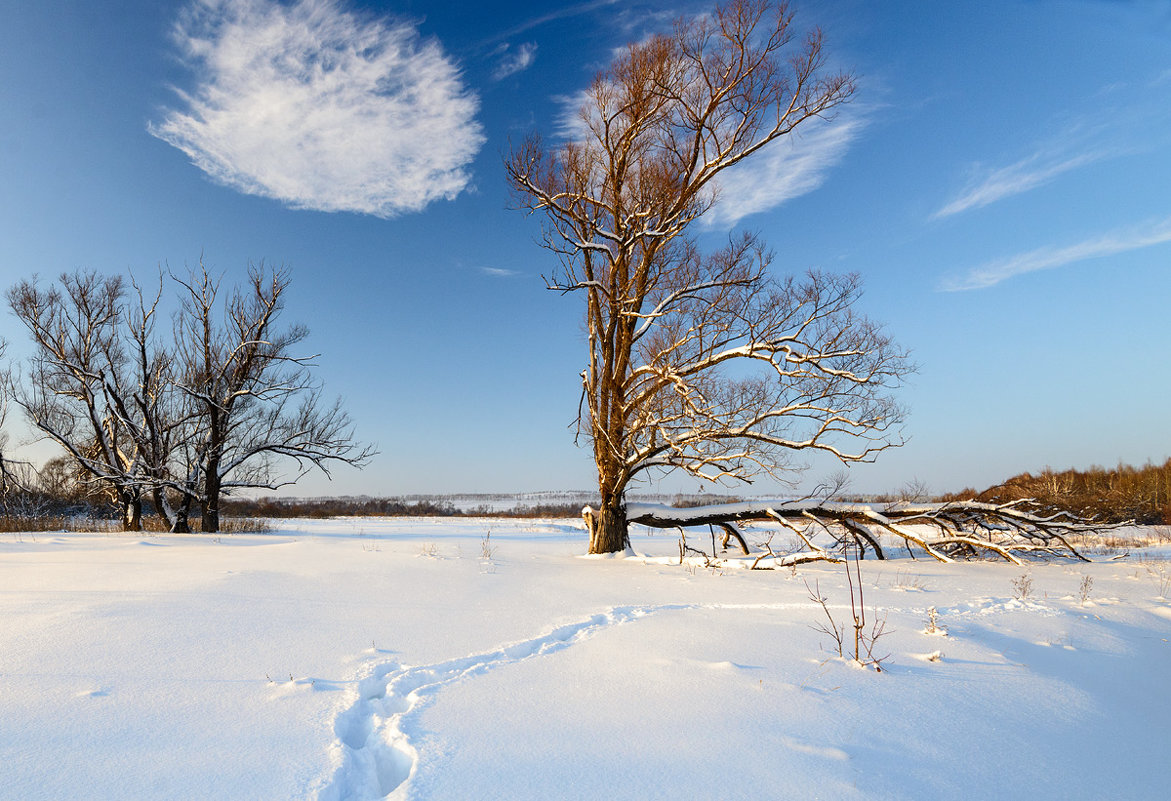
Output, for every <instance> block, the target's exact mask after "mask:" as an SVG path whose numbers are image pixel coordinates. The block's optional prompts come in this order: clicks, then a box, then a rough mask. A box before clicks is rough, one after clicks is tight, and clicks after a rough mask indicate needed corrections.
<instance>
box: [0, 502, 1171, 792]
mask: <svg viewBox="0 0 1171 801" xmlns="http://www.w3.org/2000/svg"><path fill="white" fill-rule="evenodd" d="M488 531H491V537H490V540H489V541H488V542H487V543H485V541H484V536H485V534H486V533H487V532H488ZM1113 534H1114V535H1117V532H1113ZM3 537H4V539H3V540H2V541H0V615H2V619H3V620H4V624H3V626H2V627H0V797H2V798H12V799H61V798H72V799H125V798H184V799H213V798H214V799H321V800H322V801H329V800H331V799H332V800H337V801H340V800H341V799H371V798H382V797H390V798H394V799H407V798H415V799H480V798H483V799H495V798H511V799H549V798H607V799H654V798H662V799H679V798H704V799H742V798H778V797H799V798H822V799H863V798H905V799H918V798H975V797H983V798H987V797H997V798H1022V799H1025V798H1038V797H1042V798H1102V797H1115V798H1136V799H1140V798H1163V797H1165V794H1166V788H1167V787H1168V786H1171V761H1169V760H1167V759H1166V753H1167V750H1168V746H1171V733H1169V729H1168V726H1167V722H1168V721H1169V720H1171V695H1169V694H1168V693H1167V692H1166V691H1165V684H1166V676H1167V669H1168V666H1169V665H1171V644H1169V640H1171V601H1169V600H1168V599H1167V598H1164V597H1162V596H1163V595H1164V594H1171V592H1168V588H1169V587H1171V583H1169V582H1168V581H1167V578H1166V577H1167V575H1168V574H1169V573H1171V565H1168V564H1167V563H1166V562H1165V561H1163V559H1165V558H1166V556H1167V553H1166V550H1165V549H1164V550H1163V551H1156V550H1154V549H1149V550H1144V549H1137V548H1136V549H1134V550H1132V552H1131V554H1130V555H1129V556H1128V557H1127V558H1125V559H1116V560H1111V559H1110V558H1109V556H1108V555H1100V556H1095V557H1094V558H1095V560H1096V561H1095V562H1094V563H1092V564H1082V563H1075V562H1070V561H1052V562H1046V563H1031V564H1030V565H1029V566H1028V568H1027V570H1028V575H1029V577H1030V578H1031V583H1032V588H1031V591H1030V593H1029V594H1028V595H1027V596H1026V597H1023V598H1021V597H1017V596H1018V595H1019V593H1018V592H1017V590H1016V589H1015V587H1016V586H1017V584H1019V582H1015V583H1014V580H1016V579H1019V578H1020V577H1021V576H1022V574H1023V572H1024V569H1022V568H1021V567H1019V566H1014V565H1009V564H1006V563H1003V562H973V563H957V564H952V565H944V564H938V563H935V562H933V561H927V560H923V559H920V560H917V561H912V560H910V559H908V558H906V557H905V556H904V557H902V558H898V559H892V560H889V561H888V562H885V563H881V562H876V561H873V560H866V561H865V562H864V563H863V565H862V575H863V583H864V591H865V594H866V604H867V607H868V608H870V607H876V608H877V610H878V614H879V615H881V614H885V615H886V616H887V631H888V632H889V633H888V634H887V635H885V636H883V637H882V638H881V639H880V640H879V643H878V646H877V648H876V649H875V650H876V652H878V653H889V654H890V657H889V658H888V659H887V660H886V661H885V662H884V663H883V667H884V670H883V672H882V673H876V672H874V671H873V670H870V669H861V668H859V667H857V666H856V665H854V664H853V663H851V662H848V661H846V660H843V659H841V658H839V657H838V656H837V655H836V653H833V654H831V653H830V652H829V651H828V650H827V649H828V648H829V647H830V646H831V643H830V642H829V641H828V638H827V637H826V635H824V634H821V633H819V632H817V631H815V630H814V629H813V628H812V626H813V625H814V624H816V623H817V622H819V616H820V615H822V614H823V613H822V612H821V610H820V608H819V607H817V606H816V605H815V604H814V603H813V602H812V601H811V600H810V597H809V592H808V591H807V589H806V587H805V580H808V582H809V583H810V585H812V584H813V583H814V582H815V581H816V582H817V584H818V586H819V588H820V592H821V593H822V595H824V596H825V597H826V598H827V599H828V603H829V607H830V610H831V612H832V613H833V614H834V615H835V616H837V617H838V620H839V622H845V621H846V619H847V618H848V616H849V595H848V590H847V588H846V582H845V575H844V572H843V569H842V568H841V567H840V566H834V565H825V564H818V565H806V566H802V567H798V568H797V569H796V570H795V571H790V570H788V569H785V570H773V571H751V570H746V569H732V565H733V563H729V564H728V565H726V566H722V567H714V568H712V567H705V566H704V565H703V564H702V563H701V560H690V561H689V562H688V563H686V564H684V565H679V564H678V563H677V562H678V545H677V540H676V538H675V536H674V535H673V534H672V533H670V532H663V531H659V532H653V531H646V530H642V529H638V530H637V531H636V532H635V535H634V536H633V542H632V545H633V551H634V552H635V553H634V555H628V556H626V557H619V558H613V559H583V558H581V556H580V554H581V553H582V551H583V550H584V548H585V544H586V539H585V534H584V532H583V531H582V530H581V522H580V520H543V521H527V520H499V519H458V520H455V519H442V520H440V519H403V518H399V519H390V520H387V519H358V518H354V519H341V520H312V521H310V520H304V521H291V522H290V521H282V522H280V523H279V524H278V529H277V531H276V532H275V533H273V534H268V535H237V536H230V535H223V536H219V537H210V536H200V535H189V536H169V535H168V536H144V535H136V536H130V535H107V534H37V535H35V536H34V535H30V534H22V535H11V534H5V535H3ZM748 539H749V541H750V542H751V541H752V539H753V538H752V536H751V534H750V535H749V536H748ZM486 544H487V546H488V547H489V548H490V549H491V551H492V558H491V559H484V558H483V557H482V551H483V549H484V547H485V545H486ZM898 550H901V549H891V551H892V553H894V552H897V551H898ZM735 564H737V565H742V564H743V562H742V561H737V562H735ZM1085 576H1089V577H1091V578H1092V589H1091V590H1090V592H1089V595H1088V597H1087V598H1086V599H1085V600H1084V601H1083V600H1082V592H1081V587H1082V585H1083V577H1085ZM930 607H934V608H935V609H936V613H937V625H938V626H939V628H940V631H937V632H936V633H934V634H928V633H926V632H925V629H926V626H927V622H928V616H929V615H928V611H927V610H928V609H929V608H930ZM944 632H946V633H944Z"/></svg>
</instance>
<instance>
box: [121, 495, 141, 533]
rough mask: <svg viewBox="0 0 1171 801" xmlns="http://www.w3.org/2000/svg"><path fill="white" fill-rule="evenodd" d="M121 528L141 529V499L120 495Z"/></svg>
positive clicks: (127, 529) (129, 529)
mask: <svg viewBox="0 0 1171 801" xmlns="http://www.w3.org/2000/svg"><path fill="white" fill-rule="evenodd" d="M122 530H123V531H142V499H141V498H137V497H134V496H123V497H122Z"/></svg>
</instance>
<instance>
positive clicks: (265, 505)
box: [223, 497, 582, 518]
mask: <svg viewBox="0 0 1171 801" xmlns="http://www.w3.org/2000/svg"><path fill="white" fill-rule="evenodd" d="M581 507H582V504H581V503H534V504H526V503H519V504H517V505H515V506H511V507H508V508H504V509H501V508H495V507H492V506H489V505H487V504H483V505H479V506H473V507H470V508H466V509H461V508H459V507H457V506H456V505H455V504H454V503H453V502H452V501H451V500H449V499H446V498H441V497H440V498H367V497H361V498H345V497H343V498H255V499H246V498H236V499H232V500H229V501H227V502H226V503H225V504H224V505H223V508H224V513H225V514H226V515H228V516H229V517H272V518H281V517H343V516H353V517H577V516H578V515H580V514H581Z"/></svg>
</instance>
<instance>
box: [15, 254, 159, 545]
mask: <svg viewBox="0 0 1171 801" xmlns="http://www.w3.org/2000/svg"><path fill="white" fill-rule="evenodd" d="M58 283H59V286H52V287H48V288H44V287H42V286H40V284H39V283H38V282H37V280H36V278H33V279H32V280H29V281H21V282H20V283H18V284H17V285H16V286H14V287H12V288H11V289H10V290H8V293H7V298H8V303H9V306H10V307H11V309H12V311H13V313H14V314H15V315H16V317H17V319H18V320H20V322H21V323H22V324H23V325H24V326H25V328H27V329H28V331H29V335H30V337H31V338H32V341H33V345H34V351H33V355H32V356H31V357H30V360H29V364H28V375H27V376H26V377H25V379H26V380H20V379H18V378H16V377H10V379H9V387H8V391H9V392H10V393H11V396H12V397H13V399H14V400H15V402H16V404H17V405H18V406H20V407H21V408H22V409H24V411H25V413H26V414H27V416H28V419H29V420H30V421H31V422H32V424H33V425H34V426H35V427H36V428H37V429H39V430H40V431H41V432H42V433H43V434H44V435H45V436H47V437H48V438H49V439H51V440H53V441H54V442H56V443H57V444H58V445H60V446H61V447H62V448H64V450H65V451H66V453H68V454H69V455H70V457H72V458H73V460H74V461H75V462H76V463H77V464H78V466H79V467H80V468H81V469H82V471H83V472H84V473H85V474H86V475H87V476H88V478H89V480H90V481H94V482H97V483H98V484H100V485H101V486H103V487H104V488H105V489H106V490H107V491H108V492H109V493H110V495H111V496H112V497H113V499H114V500H116V501H117V503H118V504H119V506H120V507H121V509H122V525H123V528H125V529H126V530H138V529H141V528H142V492H143V485H144V481H143V477H144V473H143V462H142V459H141V454H140V452H139V451H138V448H137V446H136V443H135V441H134V439H133V438H132V437H131V436H130V435H129V432H128V430H127V425H126V422H127V417H125V416H124V415H122V414H120V413H119V411H118V410H119V408H123V409H125V408H126V407H127V406H129V405H130V404H129V403H128V402H127V400H126V397H125V395H124V393H125V392H126V390H127V387H128V386H131V385H133V384H135V383H137V382H135V381H134V380H133V379H132V378H131V377H130V374H129V371H130V369H131V362H130V360H129V359H128V357H127V353H126V350H125V348H124V347H123V340H122V333H123V332H122V325H123V321H124V302H125V294H126V289H125V284H124V282H123V280H122V279H121V278H119V277H102V276H99V275H98V274H97V273H94V272H85V271H78V272H75V273H72V274H65V275H62V276H61V277H60V279H59V281H58Z"/></svg>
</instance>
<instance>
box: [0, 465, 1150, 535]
mask: <svg viewBox="0 0 1171 801" xmlns="http://www.w3.org/2000/svg"><path fill="white" fill-rule="evenodd" d="M53 476H54V473H53V471H51V470H45V471H42V475H41V476H40V480H39V481H37V482H29V484H32V485H33V486H34V488H33V489H18V488H16V487H11V486H10V488H9V491H7V492H0V530H32V529H34V528H45V527H48V528H62V527H70V526H71V525H72V524H71V521H72V520H74V519H77V520H84V519H89V520H98V521H100V520H105V519H117V517H118V515H119V509H118V506H117V505H116V504H114V503H112V502H111V499H110V498H109V497H108V495H107V494H105V493H102V492H97V491H93V490H92V489H91V490H90V491H86V490H87V489H88V487H87V486H85V485H80V484H78V483H75V482H54V481H53V480H51V479H52V478H53ZM550 495H551V496H552V497H549V498H542V497H541V496H542V493H537V494H535V497H534V495H517V496H509V495H498V496H458V495H436V496H422V495H412V496H407V497H401V496H400V497H384V498H374V497H368V496H356V497H355V496H340V497H329V498H226V499H224V502H223V504H222V513H223V514H224V515H225V516H226V517H231V518H237V519H241V518H243V519H247V518H271V519H279V518H290V517H308V518H327V517H344V516H353V517H513V518H541V517H577V516H578V515H580V514H581V509H582V506H584V505H585V504H587V503H596V501H592V499H591V498H590V497H589V495H588V494H587V493H580V494H579V493H551V494H550ZM971 498H975V499H977V500H981V501H987V502H990V503H995V502H1005V501H1011V500H1018V499H1021V498H1032V499H1034V500H1036V501H1038V502H1040V503H1042V504H1045V505H1048V506H1052V507H1055V508H1059V509H1066V510H1069V511H1071V512H1074V513H1076V514H1078V515H1081V516H1084V517H1090V518H1093V519H1096V520H1102V521H1105V522H1125V521H1134V522H1136V523H1141V524H1144V525H1159V524H1163V525H1171V459H1168V460H1167V461H1166V462H1165V463H1164V464H1162V465H1153V464H1148V465H1146V466H1144V467H1131V466H1129V465H1122V464H1120V465H1118V466H1117V467H1114V468H1105V467H1097V466H1094V467H1090V468H1089V469H1088V470H1065V471H1062V472H1057V471H1054V470H1052V469H1049V468H1046V469H1044V470H1042V471H1041V472H1040V473H1038V474H1036V475H1034V474H1032V473H1022V474H1021V475H1018V476H1013V477H1012V478H1010V479H1008V480H1007V481H1005V482H1003V483H1002V484H997V485H996V486H994V487H990V488H988V489H986V490H984V491H982V492H981V491H978V490H976V489H971V488H969V489H965V490H962V491H960V492H952V493H947V494H945V495H940V496H936V497H934V498H929V495H928V494H927V493H926V492H925V491H924V488H923V487H921V486H915V487H910V488H907V489H905V490H904V491H903V492H901V493H897V494H892V495H871V496H858V497H845V496H843V497H841V498H840V500H853V501H859V502H873V503H877V502H884V501H887V502H889V501H896V500H900V499H906V500H935V501H949V500H968V499H971ZM481 499H486V500H490V501H492V502H491V503H478V501H480V500H481ZM652 499H653V500H654V501H656V502H662V503H667V504H670V505H672V506H676V507H687V506H697V505H703V504H710V503H733V502H735V501H737V500H740V499H739V498H736V497H734V496H721V495H677V496H674V497H670V496H662V497H659V496H655V497H653V498H650V497H648V500H652ZM457 501H458V503H457ZM143 512H144V522H146V523H148V527H149V528H151V529H153V530H159V529H160V527H161V518H160V520H159V521H155V520H154V519H152V518H153V514H154V510H153V509H152V508H151V505H150V503H149V502H146V503H144V504H143ZM156 523H158V524H157V525H156ZM162 530H165V528H163V529H162Z"/></svg>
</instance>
